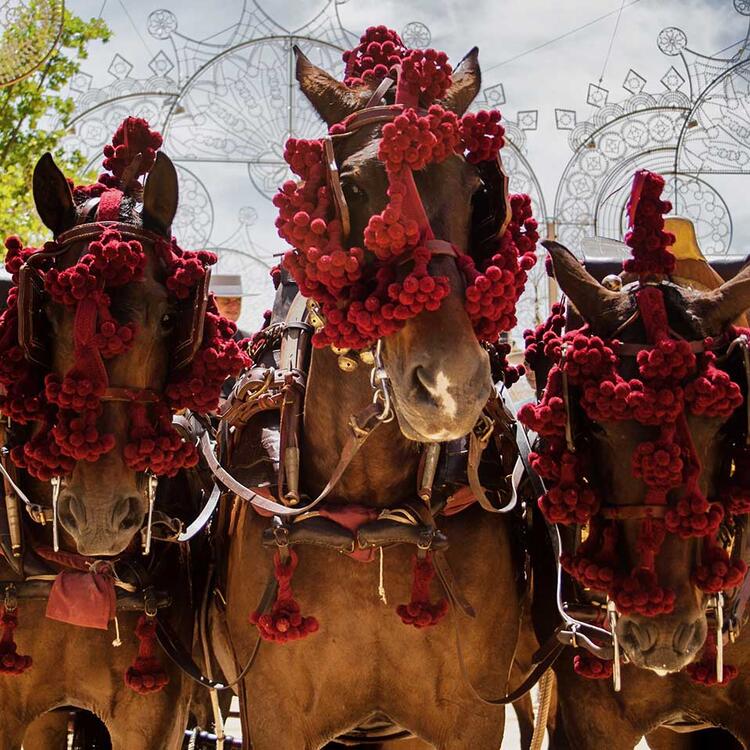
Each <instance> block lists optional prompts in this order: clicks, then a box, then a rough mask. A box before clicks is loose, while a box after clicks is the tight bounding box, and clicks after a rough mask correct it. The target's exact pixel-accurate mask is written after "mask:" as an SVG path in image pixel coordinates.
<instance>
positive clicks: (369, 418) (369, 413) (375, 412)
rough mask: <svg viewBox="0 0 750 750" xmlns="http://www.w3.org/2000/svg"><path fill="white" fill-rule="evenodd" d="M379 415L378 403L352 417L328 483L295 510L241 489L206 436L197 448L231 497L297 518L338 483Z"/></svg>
mask: <svg viewBox="0 0 750 750" xmlns="http://www.w3.org/2000/svg"><path fill="white" fill-rule="evenodd" d="M381 414H382V406H381V405H380V403H373V404H370V406H368V407H367V408H366V409H365V410H364V411H363V412H361V413H360V415H359V416H358V417H352V418H351V420H350V427H351V433H350V435H349V438H348V439H347V441H346V443H345V444H344V448H343V450H342V451H341V456H340V458H339V462H338V464H337V465H336V468H335V469H334V471H333V474H332V475H331V478H330V479H329V480H328V483H327V484H326V486H325V487H324V488H323V489H322V491H321V492H320V494H319V495H318V496H317V497H316V498H315V499H314V500H312V501H311V502H309V503H308V504H307V505H300V506H296V507H290V506H287V505H282V504H281V503H277V502H275V501H274V500H269V499H268V498H267V497H263V496H262V495H259V494H258V493H257V492H254V491H253V490H251V489H250V488H249V487H245V485H244V484H242V482H240V481H238V480H237V479H235V477H233V476H232V475H231V474H230V473H229V472H228V471H227V470H226V469H225V468H224V467H223V466H222V465H221V464H220V463H219V461H218V460H217V458H216V455H215V454H214V452H213V449H212V447H211V442H210V440H209V437H208V433H206V432H204V433H203V435H201V438H200V442H199V447H200V450H201V453H202V455H203V457H204V458H205V459H206V463H207V464H208V467H209V469H211V472H212V473H213V475H214V476H215V477H216V478H217V479H218V480H219V481H220V482H221V483H222V484H223V485H224V486H225V487H226V488H227V489H228V490H231V491H232V492H234V494H235V495H237V496H238V497H241V498H242V499H243V500H247V501H248V502H249V503H250V504H251V505H253V506H255V507H256V508H260V509H262V510H265V511H267V512H269V513H272V514H274V515H278V516H282V517H286V516H298V515H299V514H300V513H307V511H309V510H312V509H313V508H314V507H315V506H316V505H318V504H319V503H321V502H322V501H323V500H324V499H325V498H326V497H328V495H329V494H330V492H331V491H332V490H333V488H334V487H335V486H336V485H337V484H338V482H339V480H340V479H341V477H342V476H343V475H344V472H345V471H346V469H347V468H348V467H349V464H350V463H351V462H352V460H353V459H354V457H355V456H356V455H357V453H358V452H359V450H360V448H361V447H362V446H363V445H364V444H365V441H366V440H367V438H368V437H370V435H371V433H372V432H373V430H375V429H376V428H377V427H378V425H380V423H381V422H380V419H379V417H380V415H381Z"/></svg>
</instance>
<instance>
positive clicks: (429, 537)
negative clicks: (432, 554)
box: [417, 529, 435, 552]
mask: <svg viewBox="0 0 750 750" xmlns="http://www.w3.org/2000/svg"><path fill="white" fill-rule="evenodd" d="M434 538H435V531H434V530H433V529H424V530H423V531H420V532H419V539H418V541H417V548H418V549H421V550H424V551H425V552H426V551H427V550H429V549H430V547H432V541H433V539H434Z"/></svg>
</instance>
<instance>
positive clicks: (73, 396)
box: [0, 118, 243, 750]
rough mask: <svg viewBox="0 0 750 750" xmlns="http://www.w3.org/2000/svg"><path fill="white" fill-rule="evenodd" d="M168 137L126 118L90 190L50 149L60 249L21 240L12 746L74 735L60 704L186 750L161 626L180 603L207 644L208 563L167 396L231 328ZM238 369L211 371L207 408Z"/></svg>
mask: <svg viewBox="0 0 750 750" xmlns="http://www.w3.org/2000/svg"><path fill="white" fill-rule="evenodd" d="M160 143H161V137H160V136H159V135H158V134H156V133H153V131H150V129H149V128H148V125H147V123H145V121H142V120H136V119H135V118H128V119H127V120H126V121H125V122H124V123H123V125H122V126H121V127H120V128H119V129H118V132H117V133H116V135H115V139H114V142H113V145H112V146H108V147H107V149H105V156H106V157H107V158H105V168H106V169H107V170H108V171H107V173H105V174H103V175H102V176H101V177H100V178H99V181H98V182H97V183H95V184H94V185H93V186H84V187H76V188H75V189H73V186H72V183H69V181H68V180H67V179H66V178H65V176H64V175H63V174H62V172H61V171H60V170H59V168H58V167H57V166H56V165H55V163H54V160H53V158H52V156H51V155H50V154H46V155H45V156H43V157H42V158H41V159H40V160H39V162H38V164H37V166H36V168H35V171H34V179H33V192H34V199H35V203H36V206H37V210H38V212H39V215H40V217H41V219H42V221H43V222H44V224H45V225H46V226H47V227H48V228H49V229H50V230H51V231H52V232H53V234H54V236H55V241H54V242H53V243H48V244H47V245H45V247H44V248H42V249H41V250H40V251H36V250H33V249H26V248H23V246H22V245H21V244H20V242H19V241H18V239H17V238H11V239H9V240H8V241H7V245H8V248H9V252H8V257H7V259H6V263H7V265H8V268H9V270H10V271H11V272H12V273H13V277H14V283H15V285H16V289H15V290H14V291H13V293H12V295H13V299H12V304H10V305H9V310H8V311H6V313H5V314H4V316H3V319H2V321H1V322H0V327H2V339H3V341H2V347H3V358H4V363H5V364H4V367H3V381H2V382H3V385H4V386H5V389H4V395H3V399H2V411H3V414H4V415H5V419H4V421H3V437H4V439H3V444H4V446H5V447H4V448H3V454H2V467H3V474H4V477H5V480H4V481H5V508H6V509H7V512H6V513H4V514H3V518H2V523H1V524H0V532H1V533H0V542H1V543H2V545H3V552H4V557H3V560H2V562H1V563H0V565H1V566H2V575H1V576H0V578H1V579H2V582H3V583H2V588H3V596H4V599H3V608H2V631H3V637H2V646H1V647H0V651H2V667H1V668H0V671H1V672H2V675H0V706H2V711H3V729H2V732H1V733H0V748H2V750H20V747H21V743H22V740H23V737H24V731H25V730H26V727H27V726H29V725H31V724H32V723H33V722H34V721H35V719H37V718H39V717H44V716H49V718H45V719H42V720H41V721H40V722H39V723H38V724H37V725H36V726H34V727H32V729H31V731H30V734H29V738H28V741H27V742H26V744H25V747H27V748H33V747H49V746H50V744H49V743H50V742H51V741H52V740H51V739H50V738H51V737H57V736H59V733H60V731H61V727H60V723H61V722H60V720H59V719H57V718H54V717H52V716H51V715H48V714H47V712H49V711H53V710H55V709H59V708H61V707H77V708H81V709H86V710H88V711H90V712H92V713H94V714H95V715H96V716H98V717H99V718H100V719H101V720H102V721H103V722H104V724H105V725H106V727H107V730H108V732H109V735H110V738H111V743H112V747H113V748H116V749H119V750H125V748H127V749H128V750H149V749H152V748H156V747H159V748H173V749H175V750H176V748H179V747H181V745H182V740H183V735H184V731H185V728H186V725H187V720H188V710H189V706H190V699H191V693H192V683H191V682H190V681H189V680H188V679H187V678H185V677H184V676H183V674H182V672H181V671H180V670H179V669H178V668H177V667H176V666H174V665H172V664H171V663H164V661H163V659H162V658H160V657H159V653H158V647H157V644H156V639H155V628H156V624H155V623H156V617H155V616H156V615H157V613H158V612H160V611H162V610H164V608H167V609H168V613H167V614H163V613H162V614H160V617H162V618H163V619H164V621H165V623H166V624H167V625H169V626H170V627H171V628H173V629H174V631H176V633H177V634H179V636H180V637H181V638H182V639H183V641H184V642H186V643H188V644H192V637H193V622H194V614H193V612H194V608H193V607H194V604H193V592H192V589H191V586H192V583H193V580H192V575H193V572H194V571H193V570H192V564H193V561H191V557H190V551H189V550H188V549H187V545H185V544H175V542H176V541H177V537H178V533H179V531H180V530H181V525H180V523H179V521H177V520H175V519H179V518H182V519H185V520H187V519H189V518H190V515H191V514H192V513H195V512H196V507H197V506H198V504H199V502H200V500H201V497H202V496H203V493H204V491H205V487H206V485H205V482H204V481H203V480H202V478H201V477H200V476H199V475H198V474H197V473H196V468H195V467H196V463H197V452H196V450H195V448H194V446H193V445H192V444H191V442H190V441H189V440H188V439H187V438H186V437H185V436H182V435H181V434H180V433H179V432H177V431H176V430H174V428H173V427H172V416H171V415H172V409H173V405H174V404H175V403H176V400H175V398H174V392H173V397H172V400H171V401H167V396H166V393H167V390H168V389H169V388H170V387H172V388H174V389H177V390H180V389H183V390H182V394H183V396H185V391H184V389H185V387H186V386H185V385H184V379H183V381H180V380H179V377H177V378H176V377H175V375H176V373H175V371H174V367H175V362H176V358H177V356H178V354H179V352H177V351H176V348H175V345H177V344H180V345H185V347H186V348H184V349H183V350H182V353H181V354H179V356H181V357H182V359H183V364H184V366H185V368H186V369H184V370H182V373H183V377H184V375H185V374H186V373H191V372H192V370H191V367H192V366H193V364H194V363H197V362H198V361H199V360H200V358H201V357H202V356H204V355H202V354H200V352H201V351H204V350H205V345H206V344H208V343H209V342H210V341H211V337H212V336H213V337H214V340H213V345H214V346H215V347H216V348H215V350H214V352H215V353H217V352H221V351H226V350H223V349H222V347H223V342H224V341H229V339H230V338H231V333H232V331H231V330H230V329H231V327H232V326H231V324H228V323H226V322H222V321H220V320H219V318H218V316H217V315H216V314H215V312H216V311H215V308H212V306H211V304H210V303H208V301H207V297H206V294H207V286H206V284H207V281H208V277H207V274H208V271H207V270H206V268H205V265H207V264H208V263H209V262H210V258H209V257H208V256H203V255H200V254H196V255H190V254H188V253H182V251H179V250H178V249H177V248H176V244H173V240H172V236H171V232H170V227H171V224H172V219H173V218H174V215H175V212H176V209H177V204H178V183H177V174H176V171H175V168H174V166H173V165H172V162H171V161H170V160H169V158H168V157H166V155H164V154H163V153H161V152H159V153H158V154H157V153H156V149H157V148H158V147H159V145H160ZM108 165H109V166H108ZM146 174H147V175H148V177H147V179H146V181H145V185H143V186H141V183H140V181H139V180H138V177H139V176H140V175H146ZM178 268H181V269H182V274H183V275H182V276H179V275H178V276H179V278H176V276H175V273H176V271H177V269H178ZM185 273H187V274H188V276H185V275H184V274H185ZM190 274H192V276H191V275H190ZM180 279H182V282H183V284H182V287H181V288H180V286H179V284H178V282H179V280H180ZM168 287H169V288H168ZM178 289H179V290H180V291H179V293H178V294H177V293H176V292H175V290H178ZM207 304H208V308H207ZM217 326H218V327H219V328H221V330H220V331H219V332H218V333H217V330H216V329H217ZM185 328H187V331H188V335H187V336H186V335H185ZM227 346H228V347H229V349H228V351H229V353H230V358H234V359H235V361H236V367H235V368H234V369H235V370H236V371H238V370H239V369H240V366H241V364H242V361H243V360H242V356H241V355H240V353H239V351H238V350H236V348H232V347H236V345H235V344H234V343H232V344H231V345H229V344H227ZM202 347H203V348H202ZM188 350H189V355H188V354H186V352H187V351H188ZM188 363H189V364H188ZM12 368H16V369H15V370H14V369H12ZM229 369H232V368H231V367H230V368H229ZM45 374H46V376H45ZM226 374H228V373H227V372H223V373H220V376H219V377H218V378H216V377H214V378H212V377H211V376H210V375H207V376H206V381H205V383H206V387H207V388H208V389H209V390H211V389H213V390H212V392H205V393H204V394H203V395H204V396H205V397H206V399H207V400H206V401H205V403H206V404H207V405H208V407H209V408H212V407H211V404H210V403H209V402H210V401H211V399H212V398H213V399H214V400H215V401H216V402H218V396H219V393H220V387H221V382H222V381H223V378H224V376H225V375H226ZM11 376H12V377H11ZM43 378H44V379H43ZM180 382H182V383H183V385H180ZM201 387H203V386H201ZM40 389H41V390H40ZM188 398H190V397H188ZM208 410H209V409H206V411H208ZM76 433H78V434H80V436H81V439H80V440H79V439H78V438H77V437H76ZM61 446H62V448H61ZM158 475H163V478H161V479H160V480H158V484H157V476H158ZM193 552H194V553H195V554H198V553H199V552H200V549H199V548H196V549H194V550H193ZM50 581H53V583H52V585H51V587H50ZM55 592H56V594H55ZM53 594H55V596H53ZM48 599H49V601H48ZM53 609H54V611H52V610H53ZM52 618H55V619H52ZM113 624H114V626H115V627H114V629H113ZM76 625H84V627H77V626H76ZM14 637H15V640H14ZM27 655H30V656H27ZM134 657H135V658H134Z"/></svg>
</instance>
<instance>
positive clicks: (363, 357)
mask: <svg viewBox="0 0 750 750" xmlns="http://www.w3.org/2000/svg"><path fill="white" fill-rule="evenodd" d="M359 359H360V361H361V362H362V363H364V364H366V365H367V366H368V367H372V366H373V365H374V364H375V355H374V354H373V353H372V349H363V350H362V351H361V352H360V353H359Z"/></svg>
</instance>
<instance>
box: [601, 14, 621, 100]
mask: <svg viewBox="0 0 750 750" xmlns="http://www.w3.org/2000/svg"><path fill="white" fill-rule="evenodd" d="M624 9H625V0H622V2H621V3H620V10H619V11H618V13H617V20H616V21H615V28H614V29H612V36H611V37H610V39H609V47H608V48H607V54H606V55H605V57H604V65H602V72H601V73H600V74H599V85H601V83H602V81H603V80H604V74H605V73H606V71H607V65H608V64H609V57H610V55H611V54H612V46H613V45H614V43H615V37H616V36H617V29H619V28H620V18H622V11H623V10H624Z"/></svg>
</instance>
